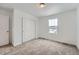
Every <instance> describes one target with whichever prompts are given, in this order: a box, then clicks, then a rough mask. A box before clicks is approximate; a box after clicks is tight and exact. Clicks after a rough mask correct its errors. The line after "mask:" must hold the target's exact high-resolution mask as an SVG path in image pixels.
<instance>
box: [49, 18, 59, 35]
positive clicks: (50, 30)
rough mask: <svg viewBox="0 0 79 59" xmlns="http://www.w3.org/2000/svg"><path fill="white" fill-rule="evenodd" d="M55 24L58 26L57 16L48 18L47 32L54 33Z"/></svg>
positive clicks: (55, 29)
mask: <svg viewBox="0 0 79 59" xmlns="http://www.w3.org/2000/svg"><path fill="white" fill-rule="evenodd" d="M57 26H58V20H57V18H55V19H50V20H49V33H55V32H56V31H57Z"/></svg>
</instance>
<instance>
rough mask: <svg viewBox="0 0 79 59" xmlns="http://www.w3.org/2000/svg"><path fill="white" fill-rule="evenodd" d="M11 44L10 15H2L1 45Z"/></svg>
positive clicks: (0, 26) (0, 28) (0, 23)
mask: <svg viewBox="0 0 79 59" xmlns="http://www.w3.org/2000/svg"><path fill="white" fill-rule="evenodd" d="M6 44H9V16H4V15H0V46H3V45H6Z"/></svg>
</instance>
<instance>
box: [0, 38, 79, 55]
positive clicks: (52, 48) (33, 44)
mask: <svg viewBox="0 0 79 59" xmlns="http://www.w3.org/2000/svg"><path fill="white" fill-rule="evenodd" d="M0 54H3V55H77V54H79V51H78V50H77V49H76V47H74V46H70V45H65V44H61V43H57V42H53V41H49V40H44V39H37V40H32V41H29V42H26V43H24V44H23V45H19V46H17V47H12V46H10V45H8V46H4V47H0Z"/></svg>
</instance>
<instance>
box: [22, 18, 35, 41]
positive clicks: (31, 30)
mask: <svg viewBox="0 0 79 59" xmlns="http://www.w3.org/2000/svg"><path fill="white" fill-rule="evenodd" d="M33 38H35V22H34V21H33V20H30V19H28V20H27V19H23V42H25V41H28V40H31V39H33Z"/></svg>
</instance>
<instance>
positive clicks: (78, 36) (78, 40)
mask: <svg viewBox="0 0 79 59" xmlns="http://www.w3.org/2000/svg"><path fill="white" fill-rule="evenodd" d="M77 48H78V49H79V7H78V8H77Z"/></svg>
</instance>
